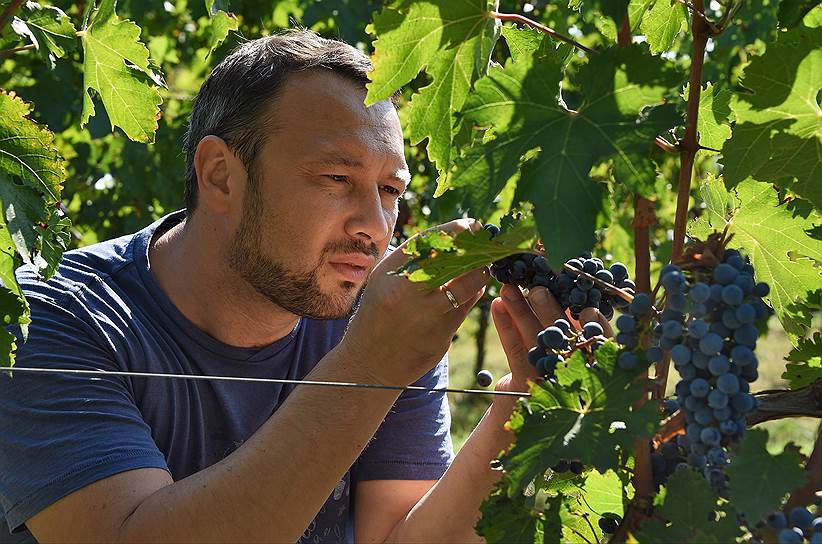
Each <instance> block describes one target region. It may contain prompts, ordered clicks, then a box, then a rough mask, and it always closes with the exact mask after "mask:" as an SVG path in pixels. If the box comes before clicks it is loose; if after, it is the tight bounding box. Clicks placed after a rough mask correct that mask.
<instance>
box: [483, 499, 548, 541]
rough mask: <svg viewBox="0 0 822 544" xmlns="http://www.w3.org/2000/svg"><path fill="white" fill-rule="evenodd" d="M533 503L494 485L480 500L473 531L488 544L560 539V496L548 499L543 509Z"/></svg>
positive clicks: (531, 500) (532, 500)
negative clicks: (480, 515)
mask: <svg viewBox="0 0 822 544" xmlns="http://www.w3.org/2000/svg"><path fill="white" fill-rule="evenodd" d="M533 502H534V499H533V497H524V496H522V495H520V496H519V497H517V498H515V499H510V498H509V497H508V495H507V494H506V493H505V491H504V490H503V489H501V486H497V487H496V488H495V490H494V491H493V492H492V493H491V495H489V496H488V497H487V498H486V499H485V500H484V501H483V502H482V506H481V507H480V510H481V511H482V517H481V518H480V519H479V521H477V525H476V531H477V534H478V535H479V536H481V537H483V538H485V541H486V542H488V544H509V543H523V544H532V543H533V544H536V543H539V542H545V543H546V544H547V543H549V542H559V541H560V539H561V538H562V521H561V520H560V516H559V511H560V507H561V505H562V499H561V497H555V498H553V499H550V500H548V501H547V502H546V505H545V506H546V508H545V509H544V511H540V510H537V509H535V508H534V507H533V505H532V503H533Z"/></svg>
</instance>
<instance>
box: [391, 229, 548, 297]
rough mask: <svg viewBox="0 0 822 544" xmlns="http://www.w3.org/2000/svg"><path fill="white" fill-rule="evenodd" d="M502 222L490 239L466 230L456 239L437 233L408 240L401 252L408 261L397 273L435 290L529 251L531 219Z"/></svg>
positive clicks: (534, 237) (533, 241) (532, 239)
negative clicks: (505, 258) (501, 226)
mask: <svg viewBox="0 0 822 544" xmlns="http://www.w3.org/2000/svg"><path fill="white" fill-rule="evenodd" d="M518 215H519V214H518ZM505 221H506V223H507V224H506V225H504V230H503V232H502V233H501V234H500V235H498V236H497V237H495V238H493V239H491V234H490V233H489V232H488V231H486V230H481V231H479V232H477V233H476V234H472V233H471V231H468V230H466V231H463V232H461V233H459V234H457V235H456V236H452V235H451V234H447V233H444V232H442V231H438V230H431V231H428V232H425V233H422V234H420V235H419V236H417V237H415V238H412V239H410V240H409V241H408V245H407V247H406V248H405V250H404V251H405V253H406V254H408V255H411V257H412V259H411V260H410V261H409V262H408V263H407V264H406V265H405V266H404V267H403V268H402V269H400V271H399V272H400V273H403V274H407V275H408V277H409V279H410V280H411V281H415V282H425V283H426V284H428V285H429V286H430V287H431V288H435V287H439V286H440V285H443V284H444V283H445V282H447V281H448V280H450V279H452V278H456V277H457V276H459V275H460V274H462V273H463V272H467V271H469V270H473V269H475V268H478V267H481V266H488V265H490V264H491V263H492V262H493V261H496V260H499V259H502V258H503V257H507V256H508V255H513V254H515V253H522V252H528V251H533V248H534V246H535V244H536V241H537V232H536V228H535V226H534V220H533V216H532V215H531V214H530V213H527V214H521V216H520V217H519V219H518V220H516V221H514V220H512V219H506V220H505Z"/></svg>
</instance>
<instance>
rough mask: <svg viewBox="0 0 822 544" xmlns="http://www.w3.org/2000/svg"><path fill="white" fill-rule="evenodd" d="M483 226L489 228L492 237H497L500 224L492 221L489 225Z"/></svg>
mask: <svg viewBox="0 0 822 544" xmlns="http://www.w3.org/2000/svg"><path fill="white" fill-rule="evenodd" d="M482 228H484V229H485V230H487V231H488V232H489V233H490V234H491V238H495V237H496V236H498V235H499V233H500V228H499V227H498V226H496V225H494V224H492V223H488V224H487V225H485V226H484V227H482Z"/></svg>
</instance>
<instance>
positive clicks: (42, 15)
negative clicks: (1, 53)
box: [11, 2, 77, 66]
mask: <svg viewBox="0 0 822 544" xmlns="http://www.w3.org/2000/svg"><path fill="white" fill-rule="evenodd" d="M22 15H23V19H20V18H17V17H15V18H14V19H13V20H12V25H11V26H12V28H13V29H14V30H15V32H17V33H18V34H21V35H23V34H24V35H25V36H26V37H28V38H29V39H30V40H31V42H32V43H33V44H34V46H35V48H36V49H37V51H38V52H39V53H40V55H41V56H42V57H43V58H44V59H46V60H47V61H48V62H49V64H50V66H54V59H55V58H61V57H64V56H65V55H66V53H68V52H69V51H73V50H74V49H75V48H76V47H77V36H76V34H77V30H76V29H75V28H74V25H73V24H72V23H71V19H70V18H69V17H68V15H66V14H65V13H64V12H63V10H61V9H60V8H57V7H54V6H41V5H40V4H38V3H37V2H26V3H25V4H23V9H22Z"/></svg>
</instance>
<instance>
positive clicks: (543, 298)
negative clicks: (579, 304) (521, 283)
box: [528, 287, 565, 329]
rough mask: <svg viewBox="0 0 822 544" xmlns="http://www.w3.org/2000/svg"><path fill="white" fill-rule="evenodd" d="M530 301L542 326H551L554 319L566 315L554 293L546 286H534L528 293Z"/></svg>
mask: <svg viewBox="0 0 822 544" xmlns="http://www.w3.org/2000/svg"><path fill="white" fill-rule="evenodd" d="M528 302H529V303H530V304H531V309H532V310H533V311H534V313H535V314H536V316H537V319H539V322H540V324H541V325H542V328H543V329H544V328H545V327H549V326H550V325H551V324H552V323H553V322H554V321H556V320H557V319H559V318H561V317H563V318H564V317H565V314H564V313H563V312H562V308H561V307H560V305H559V303H558V302H557V300H556V299H555V298H554V295H552V294H551V292H550V291H549V290H548V289H546V288H545V287H534V288H533V289H531V291H530V292H529V293H528Z"/></svg>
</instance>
